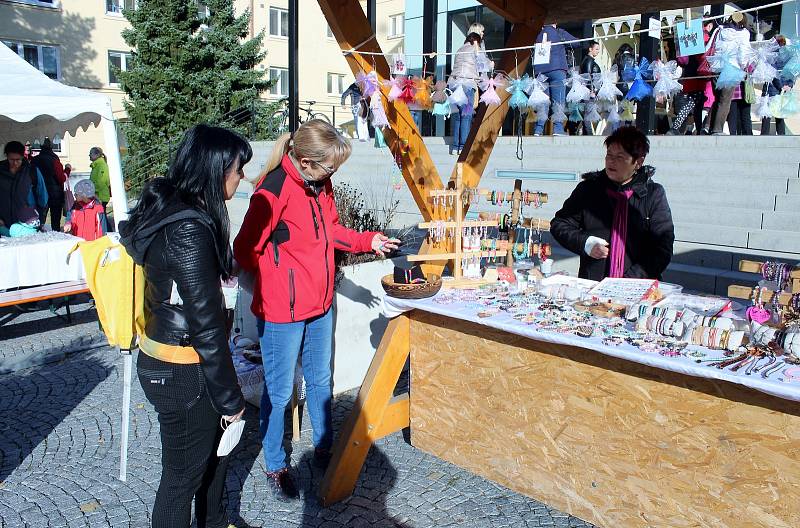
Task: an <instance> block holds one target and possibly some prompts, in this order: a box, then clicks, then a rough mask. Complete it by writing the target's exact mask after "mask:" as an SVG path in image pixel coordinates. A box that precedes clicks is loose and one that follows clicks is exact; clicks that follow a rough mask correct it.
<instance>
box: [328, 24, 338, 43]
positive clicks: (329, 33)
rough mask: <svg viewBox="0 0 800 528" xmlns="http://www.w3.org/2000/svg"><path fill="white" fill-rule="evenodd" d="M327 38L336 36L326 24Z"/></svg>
mask: <svg viewBox="0 0 800 528" xmlns="http://www.w3.org/2000/svg"><path fill="white" fill-rule="evenodd" d="M325 36H326V37H328V38H329V39H332V38H336V36H335V35H334V34H333V30H332V29H331V27H330V26H329V25H327V24H325Z"/></svg>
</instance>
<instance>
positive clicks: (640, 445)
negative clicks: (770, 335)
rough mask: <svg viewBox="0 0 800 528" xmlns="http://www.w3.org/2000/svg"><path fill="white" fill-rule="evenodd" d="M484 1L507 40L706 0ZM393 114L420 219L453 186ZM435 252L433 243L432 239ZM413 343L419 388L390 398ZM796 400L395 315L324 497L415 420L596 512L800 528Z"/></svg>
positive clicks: (489, 127) (528, 482) (485, 141)
mask: <svg viewBox="0 0 800 528" xmlns="http://www.w3.org/2000/svg"><path fill="white" fill-rule="evenodd" d="M318 1H319V5H320V7H321V8H322V11H323V13H324V15H325V17H326V19H327V22H328V25H329V26H330V28H331V30H332V32H333V34H334V35H335V37H336V39H337V41H338V43H339V45H340V47H341V49H342V50H343V51H344V52H345V57H346V58H347V61H348V64H349V65H350V67H351V69H352V70H353V73H358V72H359V71H363V72H370V71H372V70H375V71H376V72H377V73H378V76H379V78H380V79H386V78H388V77H389V66H388V63H387V61H386V58H385V57H384V56H383V55H380V53H381V49H380V46H379V45H378V43H377V41H376V39H375V35H374V33H373V32H372V30H371V28H370V25H369V22H368V21H367V19H366V16H365V15H364V13H363V10H362V8H361V5H360V3H359V2H358V0H318ZM481 2H482V3H483V4H484V5H486V6H487V7H489V8H491V9H492V10H493V11H495V12H496V13H498V14H500V15H501V16H502V17H504V18H505V19H506V20H507V21H509V22H510V23H512V24H513V29H512V31H511V33H510V36H509V38H508V41H507V42H506V46H507V47H512V48H513V47H518V46H529V45H531V43H533V42H534V41H535V38H536V36H537V34H538V33H539V31H540V30H541V27H542V25H543V24H544V23H545V21H547V20H549V19H555V20H558V21H562V22H563V21H568V20H579V19H591V18H602V17H609V16H617V15H626V14H629V13H631V12H652V11H658V10H662V9H674V8H685V7H688V6H697V5H702V4H703V3H704V2H701V1H699V0H652V1H648V2H636V1H634V2H631V1H624V2H623V1H621V0H597V1H596V2H579V1H574V0H538V1H534V0H481ZM706 3H707V2H706ZM712 3H713V2H712ZM370 53H376V54H377V55H372V54H370ZM496 60H497V64H496V68H497V69H498V70H501V71H504V72H506V73H508V74H510V75H518V74H519V73H520V72H522V71H524V69H525V68H526V67H527V65H528V61H529V60H530V54H529V53H527V52H523V53H516V52H514V51H508V52H505V53H503V54H502V56H501V57H500V58H499V59H496ZM382 90H383V91H384V95H385V94H386V92H387V91H388V89H387V88H382ZM499 95H500V96H501V100H502V104H500V105H499V106H496V107H486V105H484V104H481V105H480V106H479V107H478V108H477V109H476V115H475V119H474V120H473V125H472V129H471V130H470V133H469V137H468V139H467V142H466V145H465V148H464V149H463V150H462V152H461V154H460V156H459V159H458V161H459V162H460V163H463V179H464V184H465V185H466V186H468V187H478V186H479V182H480V177H481V175H482V174H483V171H484V169H485V167H486V164H487V162H488V160H489V156H490V154H491V152H492V149H493V147H494V144H495V141H496V138H497V136H498V134H499V131H500V127H501V125H502V123H503V120H504V119H505V116H506V113H507V112H508V99H509V97H510V94H509V93H508V92H506V91H505V90H503V91H501V93H499ZM386 114H387V118H388V121H389V125H390V126H389V127H388V129H387V130H385V131H384V136H385V137H386V140H387V143H388V145H389V147H390V148H391V149H392V151H393V152H394V153H396V154H397V155H398V159H399V160H400V161H401V163H400V166H401V170H402V172H403V177H404V179H405V181H406V183H407V185H408V187H409V190H410V192H411V194H412V196H413V197H414V199H415V201H416V203H417V205H418V206H419V208H420V212H421V214H422V216H423V219H424V220H425V221H431V220H441V218H439V217H438V216H437V215H436V211H434V210H433V209H432V208H431V206H430V203H429V202H428V200H427V197H428V196H429V194H430V192H431V191H437V190H439V189H442V187H443V184H442V178H441V177H440V175H439V173H438V172H437V170H436V168H435V166H434V164H433V162H432V161H431V158H430V155H429V154H428V151H427V149H426V147H425V144H424V141H423V140H422V137H421V136H420V134H419V131H418V130H417V129H416V126H415V125H414V122H413V119H412V118H411V115H410V113H409V111H408V109H407V108H406V107H405V106H404V105H402V104H388V105H387V106H386ZM454 176H455V168H454V173H453V176H451V179H453V178H454ZM468 207H469V206H468V205H467V206H465V208H464V209H465V210H464V213H466V209H467V208H468ZM431 251H432V249H431V248H430V247H427V246H423V249H422V253H428V252H431ZM441 252H446V251H444V250H442V251H441ZM443 265H444V264H440V265H432V266H429V269H427V270H426V271H429V272H437V271H438V272H440V271H441V268H442V267H443ZM479 336H480V337H479ZM456 344H458V345H457V346H456ZM409 354H411V355H412V380H411V386H412V391H413V393H412V395H413V397H409V394H401V395H398V396H393V393H394V389H395V386H396V383H397V380H398V378H399V377H400V374H401V371H402V370H403V367H404V365H405V363H406V360H407V359H408V357H409ZM490 358H491V359H490ZM523 360H524V361H523ZM468 365H469V367H468ZM475 371H479V372H480V373H481V376H480V377H476V375H475ZM796 407H797V405H795V404H789V403H786V402H784V401H782V400H779V399H777V398H771V397H768V396H766V395H764V394H760V393H756V392H753V391H750V390H747V389H743V388H741V387H736V386H733V385H731V384H728V383H725V382H711V381H704V380H699V379H693V378H692V379H686V377H683V378H681V377H679V376H677V375H675V374H669V373H666V372H660V371H657V370H656V369H651V368H646V367H642V366H637V365H631V364H627V363H625V362H622V361H618V360H612V359H610V358H607V357H605V356H600V355H598V354H594V353H592V352H591V351H589V350H583V349H573V348H569V347H563V348H560V347H554V346H552V345H549V346H547V347H545V346H541V345H540V344H538V342H536V341H531V340H526V339H523V338H515V337H514V336H510V335H507V334H503V333H500V332H496V331H488V330H487V329H486V328H483V327H481V328H480V331H478V330H477V329H476V328H475V327H474V326H473V325H471V324H468V323H463V322H455V321H454V320H450V321H448V320H446V318H441V317H438V316H431V315H429V314H424V313H419V312H412V314H411V315H410V316H401V317H397V318H395V319H393V320H392V321H391V322H390V323H389V326H388V328H387V330H386V333H385V334H384V337H383V340H382V342H381V344H380V346H379V347H378V350H377V352H376V354H375V357H374V359H373V361H372V364H371V366H370V369H369V372H368V374H367V377H366V379H365V381H364V383H363V385H362V387H361V390H360V392H359V396H358V399H357V401H356V404H355V407H354V409H353V412H352V413H351V415H350V417H349V418H348V419H347V421H346V422H345V424H344V426H343V428H342V430H340V431H339V439H338V441H337V443H336V445H335V448H334V453H333V459H332V461H331V465H330V467H329V469H328V471H327V472H326V475H325V479H324V481H323V483H322V485H321V488H320V496H321V499H322V501H323V503H325V504H330V503H333V502H336V501H339V500H342V499H344V498H346V497H347V496H349V495H350V494H351V493H352V491H353V489H354V487H355V483H356V480H357V478H358V475H359V473H360V472H361V468H362V466H363V463H364V460H365V458H366V456H367V453H368V451H369V448H370V446H371V444H372V442H374V441H375V440H376V439H379V438H381V437H383V436H385V435H387V434H390V433H392V432H395V431H398V430H400V429H402V428H405V427H408V426H409V425H411V428H412V440H413V443H414V445H416V446H417V447H419V448H420V449H423V450H426V451H428V452H431V453H433V454H435V455H437V456H440V457H442V458H444V459H446V460H450V461H451V462H453V463H456V464H459V465H462V466H464V467H466V468H468V469H470V470H472V471H474V472H476V473H478V474H480V475H483V476H485V477H487V478H490V479H493V480H496V481H497V482H500V483H502V484H505V485H507V486H509V487H511V488H513V489H516V490H518V491H520V492H522V493H526V494H529V495H531V496H533V497H535V498H537V499H540V500H542V501H544V502H546V503H548V504H550V505H553V506H555V507H557V508H560V509H562V510H564V511H566V512H569V513H572V514H574V515H577V516H579V517H582V518H585V519H587V520H590V521H593V522H595V523H598V524H601V525H605V526H613V527H617V526H772V527H782V526H787V527H788V526H800V517H798V515H797V512H798V505H797V501H796V493H794V492H793V491H792V492H791V493H790V490H792V487H793V486H794V487H795V489H796V488H797V484H798V482H797V479H798V477H797V475H798V474H800V473H798V472H797V469H798V465H797V462H796V461H797V459H798V456H797V455H798V452H799V449H798V448H800V446H798V444H797V440H796V439H797V438H798V437H799V436H800V435H798V433H799V432H800V422H798V416H797V411H795V409H796ZM486 424H489V425H486ZM515 424H516V425H515Z"/></svg>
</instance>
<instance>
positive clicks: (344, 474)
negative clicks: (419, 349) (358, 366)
mask: <svg viewBox="0 0 800 528" xmlns="http://www.w3.org/2000/svg"><path fill="white" fill-rule="evenodd" d="M409 331H410V320H409V316H408V315H407V314H403V315H401V316H399V317H396V318H394V319H392V320H391V321H390V322H389V326H388V327H387V328H386V333H385V334H384V335H383V339H382V340H381V344H380V346H378V350H377V351H376V352H375V357H374V358H373V359H372V363H371V364H370V367H369V371H368V372H367V376H366V378H365V379H364V383H363V384H362V385H361V389H360V390H359V392H358V398H357V399H356V403H355V406H354V407H353V410H352V411H351V413H350V416H349V417H348V418H347V421H346V422H345V424H344V426H343V427H342V430H341V432H340V434H339V438H338V439H337V441H336V444H335V445H334V448H333V457H332V458H331V463H330V466H328V470H327V472H326V473H325V478H324V479H323V481H322V484H321V486H320V489H319V497H320V499H321V501H322V504H323V505H324V506H328V505H330V504H333V503H334V502H338V501H340V500H342V499H345V498H347V497H349V496H350V495H351V494H352V493H353V490H354V489H355V486H356V481H357V480H358V476H359V474H360V473H361V468H362V466H363V465H364V461H365V460H366V458H367V453H368V452H369V448H370V446H371V445H372V442H373V441H374V440H377V439H378V438H381V437H383V436H386V435H388V434H391V433H393V432H395V431H399V430H401V429H403V428H405V427H408V426H409V417H408V416H409V415H408V410H409V404H408V402H409V400H408V395H407V394H404V395H400V396H397V397H395V398H392V394H393V393H394V389H395V387H396V386H397V380H398V379H399V378H400V374H401V372H402V371H403V366H404V365H405V363H406V359H408V354H409V345H410V343H409Z"/></svg>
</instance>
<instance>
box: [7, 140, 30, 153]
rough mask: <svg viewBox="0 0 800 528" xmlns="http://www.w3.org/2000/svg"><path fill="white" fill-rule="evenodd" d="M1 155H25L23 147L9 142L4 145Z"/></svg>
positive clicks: (14, 142)
mask: <svg viewBox="0 0 800 528" xmlns="http://www.w3.org/2000/svg"><path fill="white" fill-rule="evenodd" d="M3 153H4V154H5V155H6V156H8V155H9V154H20V155H22V156H24V155H25V145H23V144H22V143H20V142H19V141H9V142H8V143H6V146H5V148H4V149H3Z"/></svg>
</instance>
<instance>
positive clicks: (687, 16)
mask: <svg viewBox="0 0 800 528" xmlns="http://www.w3.org/2000/svg"><path fill="white" fill-rule="evenodd" d="M691 22H692V8H691V7H687V8H686V9H684V10H683V24H684V27H685V28H686V31H689V25H690V24H691Z"/></svg>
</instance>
